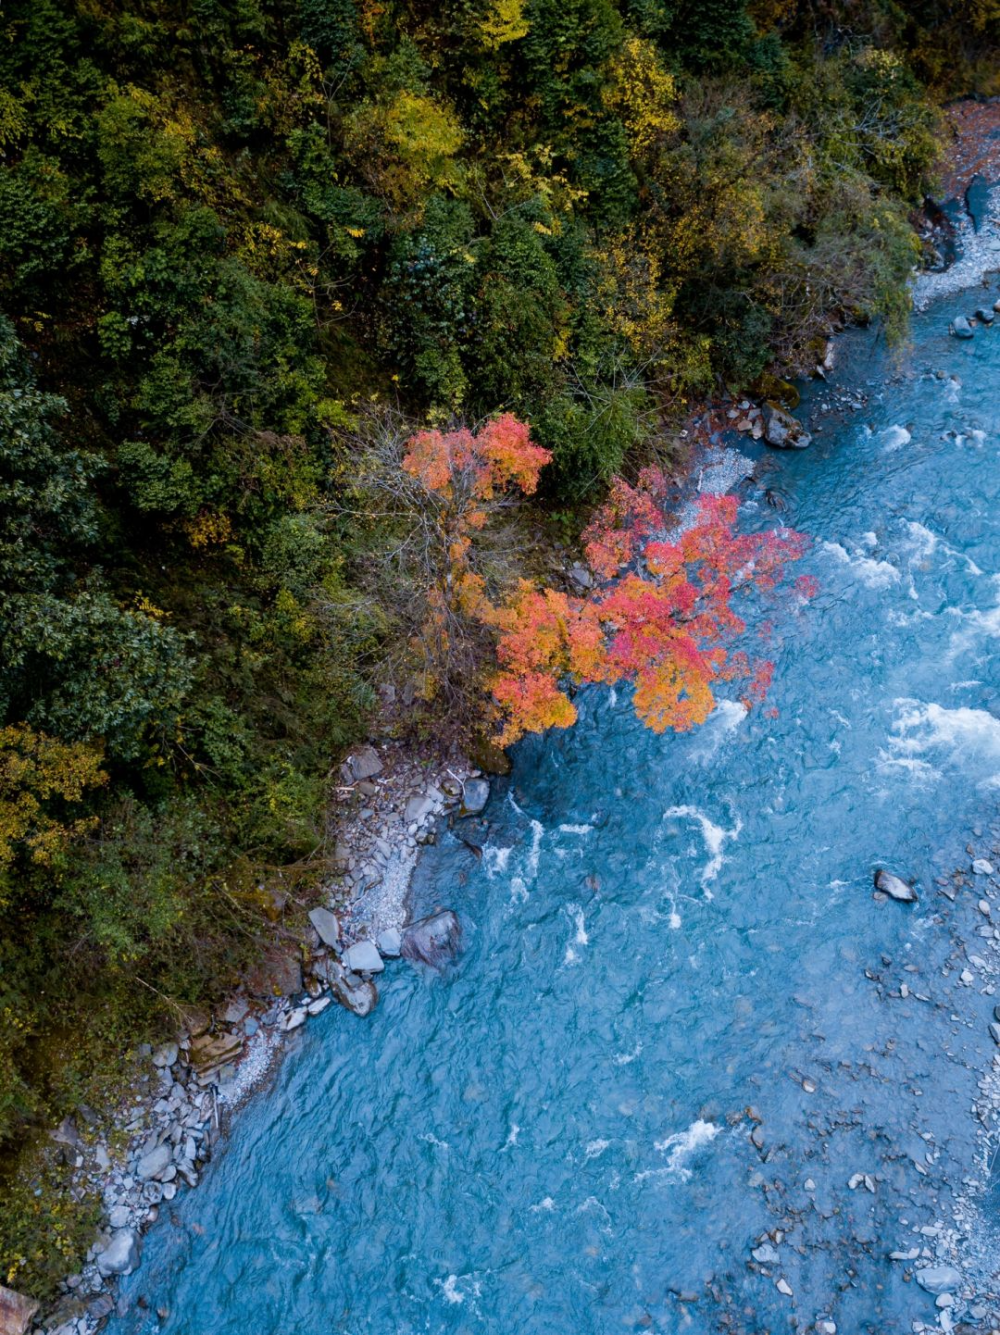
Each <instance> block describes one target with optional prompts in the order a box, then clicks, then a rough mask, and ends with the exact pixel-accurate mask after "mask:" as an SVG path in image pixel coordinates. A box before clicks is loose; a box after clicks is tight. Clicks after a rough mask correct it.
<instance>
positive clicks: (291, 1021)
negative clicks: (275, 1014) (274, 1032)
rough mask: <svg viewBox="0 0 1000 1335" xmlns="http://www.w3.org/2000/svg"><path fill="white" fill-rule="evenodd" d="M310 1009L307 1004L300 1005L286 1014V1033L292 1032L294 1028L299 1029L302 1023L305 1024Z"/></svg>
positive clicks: (284, 1026)
mask: <svg viewBox="0 0 1000 1335" xmlns="http://www.w3.org/2000/svg"><path fill="white" fill-rule="evenodd" d="M307 1015H308V1011H307V1010H306V1008H305V1006H299V1007H298V1008H297V1009H296V1010H293V1011H289V1012H288V1014H287V1015H286V1016H285V1019H284V1023H283V1024H282V1026H281V1027H282V1029H284V1031H285V1033H286V1034H290V1033H291V1032H292V1030H293V1029H298V1028H299V1026H300V1025H303V1024H305V1022H306V1016H307Z"/></svg>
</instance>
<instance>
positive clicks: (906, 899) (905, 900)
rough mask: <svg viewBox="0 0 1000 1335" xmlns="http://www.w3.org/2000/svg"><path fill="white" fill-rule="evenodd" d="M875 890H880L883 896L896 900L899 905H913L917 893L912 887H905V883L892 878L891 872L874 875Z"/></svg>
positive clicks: (880, 872) (897, 878)
mask: <svg viewBox="0 0 1000 1335" xmlns="http://www.w3.org/2000/svg"><path fill="white" fill-rule="evenodd" d="M875 889H876V890H881V892H882V893H883V894H884V895H888V896H889V898H890V899H895V900H898V901H899V902H900V903H901V904H915V903H916V902H917V892H916V890H914V888H913V886H912V885H907V884H906V882H905V881H903V880H900V878H899V877H898V876H894V875H893V874H892V872H891V871H877V872H876V873H875Z"/></svg>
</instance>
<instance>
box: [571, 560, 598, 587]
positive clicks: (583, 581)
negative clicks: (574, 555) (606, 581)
mask: <svg viewBox="0 0 1000 1335" xmlns="http://www.w3.org/2000/svg"><path fill="white" fill-rule="evenodd" d="M569 578H570V583H571V584H575V585H576V587H577V588H578V589H582V590H583V591H584V592H586V590H587V589H591V588H593V586H594V577H593V575H592V574H591V573H590V571H589V570H588V569H587V567H586V566H582V565H580V564H579V563H577V564H576V565H572V566H570V568H569Z"/></svg>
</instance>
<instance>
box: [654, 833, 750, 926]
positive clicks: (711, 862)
mask: <svg viewBox="0 0 1000 1335" xmlns="http://www.w3.org/2000/svg"><path fill="white" fill-rule="evenodd" d="M675 816H687V817H688V818H689V819H691V820H695V821H697V822H698V824H699V825H700V826H701V833H702V838H703V839H704V840H705V847H706V849H707V850H708V853H709V859H708V862H707V863H706V864H705V866H704V868H703V869H702V873H701V883H702V886H703V887H704V888H705V898H706V899H711V898H712V895H711V892H710V891H709V889H708V886H709V884H710V883H711V882H712V881H714V880H715V878H716V877H717V876H718V874H719V872H720V871H721V869H722V864H723V862H725V858H724V857H723V855H722V846H723V844H724V843H725V842H726V840H727V839H737V838H738V837H739V833H740V830H742V829H743V822H742V821H741V820H740V818H739V816H737V817H736V824H735V825H734V826H733V828H732V829H731V830H724V829H723V828H722V826H721V825H716V823H715V822H714V821H713V820H710V819H709V818H708V816H706V815H705V813H704V812H703V811H699V810H698V808H697V807H692V806H679V807H668V808H667V810H666V811H665V812H664V813H663V819H664V820H670V819H672V818H673V817H675ZM671 916H672V917H673V916H676V915H671ZM673 925H674V924H673V922H671V926H673ZM677 926H678V927H679V926H680V921H679V920H678V922H677Z"/></svg>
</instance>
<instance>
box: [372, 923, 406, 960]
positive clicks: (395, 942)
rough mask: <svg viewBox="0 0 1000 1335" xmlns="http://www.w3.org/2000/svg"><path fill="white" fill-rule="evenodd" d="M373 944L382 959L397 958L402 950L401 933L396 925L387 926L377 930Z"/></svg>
mask: <svg viewBox="0 0 1000 1335" xmlns="http://www.w3.org/2000/svg"><path fill="white" fill-rule="evenodd" d="M375 944H376V945H377V946H378V953H379V954H380V955H381V956H382V958H383V959H387V960H395V959H398V958H399V956H400V955H401V954H402V951H403V934H402V932H401V931H400V930H399V928H398V927H387V928H386V929H385V931H384V932H379V934H378V936H377V937H376V939H375Z"/></svg>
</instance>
